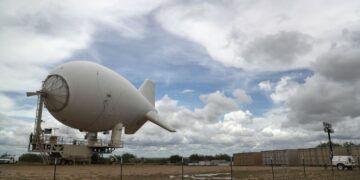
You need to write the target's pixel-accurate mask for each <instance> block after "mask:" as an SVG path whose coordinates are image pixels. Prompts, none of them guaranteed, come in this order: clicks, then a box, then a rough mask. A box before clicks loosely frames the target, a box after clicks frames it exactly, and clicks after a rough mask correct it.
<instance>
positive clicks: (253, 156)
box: [234, 152, 262, 166]
mask: <svg viewBox="0 0 360 180" xmlns="http://www.w3.org/2000/svg"><path fill="white" fill-rule="evenodd" d="M234 165H235V166H261V165H262V154H261V152H249V153H238V154H235V155H234Z"/></svg>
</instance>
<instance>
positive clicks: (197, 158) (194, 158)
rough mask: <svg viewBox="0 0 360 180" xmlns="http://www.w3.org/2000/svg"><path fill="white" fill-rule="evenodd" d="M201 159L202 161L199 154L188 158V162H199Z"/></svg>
mask: <svg viewBox="0 0 360 180" xmlns="http://www.w3.org/2000/svg"><path fill="white" fill-rule="evenodd" d="M202 159H203V157H201V155H199V154H192V155H190V157H189V160H190V162H199V161H201V160H202Z"/></svg>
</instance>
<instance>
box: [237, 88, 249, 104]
mask: <svg viewBox="0 0 360 180" xmlns="http://www.w3.org/2000/svg"><path fill="white" fill-rule="evenodd" d="M233 96H234V97H235V98H236V99H237V100H238V102H239V103H242V104H249V103H251V102H252V99H251V97H250V96H249V95H247V94H246V92H245V91H244V90H242V89H236V90H235V91H234V92H233Z"/></svg>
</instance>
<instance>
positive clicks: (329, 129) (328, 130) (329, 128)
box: [323, 122, 334, 173]
mask: <svg viewBox="0 0 360 180" xmlns="http://www.w3.org/2000/svg"><path fill="white" fill-rule="evenodd" d="M323 125H324V132H325V133H327V134H328V138H329V150H330V153H329V159H330V165H331V170H332V172H333V173H334V168H333V166H332V159H333V156H334V153H333V148H332V143H331V136H330V133H334V129H333V128H332V125H331V124H330V123H327V122H323Z"/></svg>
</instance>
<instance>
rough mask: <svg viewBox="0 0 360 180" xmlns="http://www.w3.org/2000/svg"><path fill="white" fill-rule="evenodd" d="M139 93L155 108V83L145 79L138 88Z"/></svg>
mask: <svg viewBox="0 0 360 180" xmlns="http://www.w3.org/2000/svg"><path fill="white" fill-rule="evenodd" d="M139 91H140V93H141V94H142V95H143V96H144V97H145V98H146V99H147V100H148V101H149V102H150V103H151V104H152V105H153V106H155V83H154V82H153V81H151V80H148V79H146V80H145V81H144V82H143V84H142V85H141V86H140V88H139Z"/></svg>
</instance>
